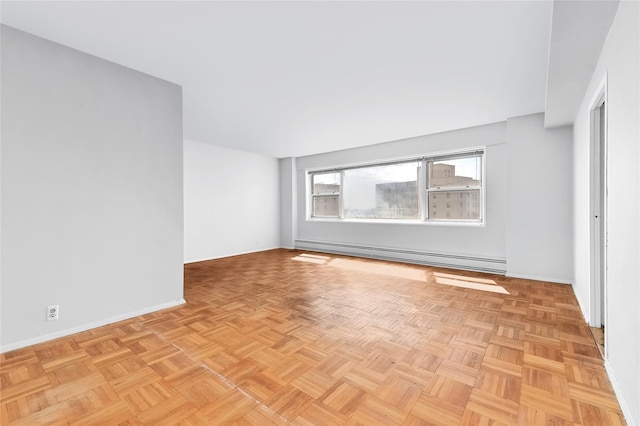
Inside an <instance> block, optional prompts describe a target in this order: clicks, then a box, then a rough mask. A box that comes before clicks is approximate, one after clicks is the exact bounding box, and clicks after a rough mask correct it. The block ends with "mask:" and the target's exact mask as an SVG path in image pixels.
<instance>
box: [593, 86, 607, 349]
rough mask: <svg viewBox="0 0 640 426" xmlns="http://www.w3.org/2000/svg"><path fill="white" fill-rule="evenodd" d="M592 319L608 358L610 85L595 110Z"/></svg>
mask: <svg viewBox="0 0 640 426" xmlns="http://www.w3.org/2000/svg"><path fill="white" fill-rule="evenodd" d="M590 118H591V152H592V162H591V200H592V205H591V209H592V211H591V213H592V215H591V247H592V250H591V318H590V321H589V322H590V325H591V327H592V333H593V336H594V339H595V341H596V344H597V345H598V348H599V349H600V353H601V355H602V357H603V358H606V344H605V342H606V333H605V326H606V317H607V103H606V84H603V85H602V88H601V90H599V91H598V95H597V96H596V98H595V102H594V103H592V109H591V117H590Z"/></svg>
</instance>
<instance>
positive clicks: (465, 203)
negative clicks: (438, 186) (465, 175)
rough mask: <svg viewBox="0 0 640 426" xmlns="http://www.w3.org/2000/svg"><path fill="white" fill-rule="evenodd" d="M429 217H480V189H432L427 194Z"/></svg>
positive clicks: (453, 218) (468, 218)
mask: <svg viewBox="0 0 640 426" xmlns="http://www.w3.org/2000/svg"><path fill="white" fill-rule="evenodd" d="M428 199H429V218H431V219H451V220H455V219H466V220H470V219H475V220H479V219H480V190H479V189H465V190H461V191H433V192H431V193H430V194H429V198H428Z"/></svg>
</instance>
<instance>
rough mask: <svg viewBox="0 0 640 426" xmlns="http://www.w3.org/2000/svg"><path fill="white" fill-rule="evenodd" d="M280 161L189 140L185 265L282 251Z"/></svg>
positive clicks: (186, 150)
mask: <svg viewBox="0 0 640 426" xmlns="http://www.w3.org/2000/svg"><path fill="white" fill-rule="evenodd" d="M279 209H280V203H279V197H278V160H277V159H275V158H273V157H267V156H265V155H261V154H254V153H249V152H244V151H238V150H235V149H229V148H224V147H221V146H216V145H212V144H210V143H206V142H198V141H190V140H185V141H184V261H185V263H186V262H197V261H201V260H207V259H216V258H220V257H225V256H234V255H237V254H242V253H250V252H255V251H261V250H269V249H274V248H278V247H280V233H279V227H278V225H277V224H278V221H279V218H278V212H279Z"/></svg>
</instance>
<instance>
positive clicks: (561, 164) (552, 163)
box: [506, 114, 573, 284]
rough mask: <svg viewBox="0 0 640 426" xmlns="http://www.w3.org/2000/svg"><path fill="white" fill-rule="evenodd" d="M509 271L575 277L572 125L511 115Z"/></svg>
mask: <svg viewBox="0 0 640 426" xmlns="http://www.w3.org/2000/svg"><path fill="white" fill-rule="evenodd" d="M507 141H508V143H507V158H508V166H507V176H508V179H507V200H508V201H507V223H506V226H507V228H506V236H507V241H506V247H507V275H508V276H511V277H519V278H529V279H536V280H542V281H554V282H562V283H568V284H570V283H572V282H573V247H572V244H573V224H572V220H573V218H572V207H573V206H572V196H571V193H572V190H573V187H572V181H573V160H572V128H571V127H561V128H555V129H544V114H534V115H527V116H524V117H516V118H510V119H509V120H507Z"/></svg>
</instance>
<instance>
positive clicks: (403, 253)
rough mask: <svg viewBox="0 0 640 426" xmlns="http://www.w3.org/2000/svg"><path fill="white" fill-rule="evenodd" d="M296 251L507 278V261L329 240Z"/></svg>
mask: <svg viewBox="0 0 640 426" xmlns="http://www.w3.org/2000/svg"><path fill="white" fill-rule="evenodd" d="M295 245H296V249H299V250H312V251H318V252H324V253H333V254H345V255H349V256H360V257H366V258H371V259H382V260H391V261H396V262H406V263H414V264H418V265H428V266H439V267H442V268H453V269H462V270H467V271H477V272H487V273H492V274H500V275H504V274H505V272H506V260H505V259H504V258H497V257H486V256H473V255H462V254H453V253H436V252H425V251H418V250H408V249H399V248H390V247H377V246H364V245H360V244H347V243H333V242H327V241H310V240H296V241H295Z"/></svg>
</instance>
